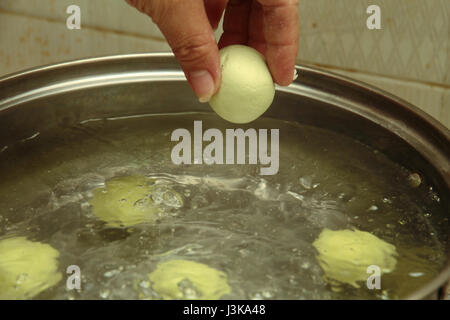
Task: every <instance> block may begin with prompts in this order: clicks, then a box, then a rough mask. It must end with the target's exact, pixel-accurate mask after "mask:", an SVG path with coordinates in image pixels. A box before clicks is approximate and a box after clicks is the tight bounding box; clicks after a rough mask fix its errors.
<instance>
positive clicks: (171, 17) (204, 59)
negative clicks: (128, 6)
mask: <svg viewBox="0 0 450 320" xmlns="http://www.w3.org/2000/svg"><path fill="white" fill-rule="evenodd" d="M129 2H131V3H132V4H133V5H135V6H136V7H137V8H138V9H139V10H141V11H144V12H145V13H146V14H148V15H149V16H150V17H151V18H152V19H153V21H154V22H155V23H156V24H157V25H158V27H159V29H160V30H161V32H162V33H163V35H164V36H165V37H166V39H167V42H168V43H169V45H170V47H171V48H172V50H173V53H174V54H175V57H176V58H177V60H178V61H179V63H180V65H181V68H182V69H183V71H184V73H185V74H186V78H187V80H188V82H189V84H190V85H191V87H192V89H193V90H194V92H195V94H196V95H197V97H198V98H199V100H200V102H207V101H209V99H210V98H211V96H212V95H213V94H214V93H215V92H216V91H217V89H218V88H219V85H220V78H221V75H220V61H219V49H218V47H217V43H216V39H215V37H214V33H213V30H212V28H211V25H210V23H209V20H208V16H207V14H206V10H205V6H204V2H203V0H189V1H185V0H140V1H139V0H137V1H136V0H135V1H132V0H131V1H129ZM133 2H136V3H133ZM139 2H140V5H139Z"/></svg>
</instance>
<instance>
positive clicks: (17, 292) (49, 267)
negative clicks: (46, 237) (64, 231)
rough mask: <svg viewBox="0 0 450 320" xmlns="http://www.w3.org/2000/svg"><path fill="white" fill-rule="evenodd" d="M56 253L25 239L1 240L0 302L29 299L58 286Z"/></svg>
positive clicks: (60, 276) (38, 243)
mask: <svg viewBox="0 0 450 320" xmlns="http://www.w3.org/2000/svg"><path fill="white" fill-rule="evenodd" d="M58 256H59V252H58V251H57V250H55V249H53V248H52V247H51V246H49V245H48V244H43V243H40V242H32V241H29V240H27V239H26V238H24V237H15V238H7V239H4V240H0V299H7V300H19V299H30V298H32V297H34V296H36V295H38V294H39V293H41V292H42V291H44V290H46V289H48V288H50V287H52V286H54V285H55V284H57V283H58V282H59V281H60V280H61V278H62V275H61V273H59V272H58V261H57V258H58Z"/></svg>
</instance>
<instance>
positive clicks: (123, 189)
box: [90, 176, 183, 227]
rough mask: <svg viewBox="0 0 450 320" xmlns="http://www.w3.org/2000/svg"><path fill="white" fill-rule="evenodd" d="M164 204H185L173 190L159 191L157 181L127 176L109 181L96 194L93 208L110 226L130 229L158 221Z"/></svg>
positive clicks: (92, 201)
mask: <svg viewBox="0 0 450 320" xmlns="http://www.w3.org/2000/svg"><path fill="white" fill-rule="evenodd" d="M163 189H164V190H163ZM168 198H170V199H168ZM161 202H165V203H170V204H171V205H172V206H173V207H180V206H181V205H182V203H183V201H182V199H181V197H180V195H179V194H178V193H176V192H175V191H173V190H171V189H170V188H163V187H157V186H155V185H154V181H152V180H150V179H147V178H145V177H142V176H125V177H119V178H114V179H112V180H110V181H107V182H106V184H105V187H104V188H99V189H96V190H94V192H93V198H92V199H91V201H90V204H91V205H92V210H93V213H94V215H96V216H97V217H98V218H100V219H101V220H103V221H105V222H107V225H108V226H111V227H129V226H133V225H136V224H139V223H143V222H152V221H156V219H157V218H158V216H159V213H160V212H161V207H160V204H161Z"/></svg>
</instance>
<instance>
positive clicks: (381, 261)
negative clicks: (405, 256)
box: [313, 229, 397, 288]
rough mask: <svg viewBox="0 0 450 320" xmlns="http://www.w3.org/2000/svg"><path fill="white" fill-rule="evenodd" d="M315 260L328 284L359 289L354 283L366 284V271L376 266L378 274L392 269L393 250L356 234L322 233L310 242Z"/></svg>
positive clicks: (330, 231) (369, 236)
mask: <svg viewBox="0 0 450 320" xmlns="http://www.w3.org/2000/svg"><path fill="white" fill-rule="evenodd" d="M313 246H314V247H315V248H316V249H317V251H318V252H319V255H318V257H317V260H318V261H319V264H320V266H321V267H322V269H323V271H324V272H325V279H326V280H328V281H329V282H330V283H332V284H333V283H334V281H338V282H340V283H347V284H350V285H352V286H353V287H355V288H359V285H358V284H357V283H356V282H357V281H367V279H368V277H369V276H370V274H368V273H367V267H369V266H370V265H376V266H378V267H380V271H381V273H389V272H392V271H393V270H394V269H395V265H396V263H397V260H396V258H395V256H396V255H397V252H396V249H395V246H393V245H392V244H389V243H387V242H385V241H383V240H381V239H379V238H377V237H376V236H374V235H372V234H370V233H368V232H365V231H359V230H356V229H355V230H339V231H332V230H329V229H324V230H322V232H321V233H320V235H319V237H318V238H317V239H316V240H315V241H314V242H313Z"/></svg>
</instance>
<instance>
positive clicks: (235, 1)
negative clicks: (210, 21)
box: [219, 0, 251, 48]
mask: <svg viewBox="0 0 450 320" xmlns="http://www.w3.org/2000/svg"><path fill="white" fill-rule="evenodd" d="M250 6H251V1H248V0H230V1H229V2H228V5H227V7H226V9H225V17H224V20H223V34H222V36H221V37H220V41H219V48H223V47H226V46H229V45H232V44H247V39H248V15H249V13H250Z"/></svg>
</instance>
